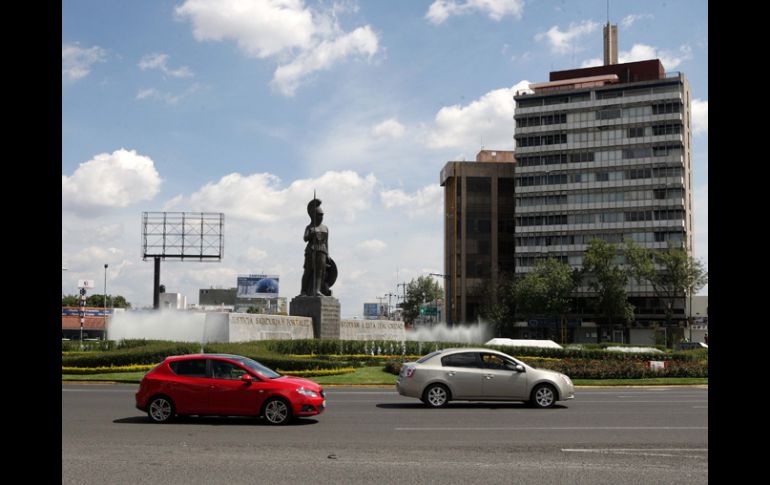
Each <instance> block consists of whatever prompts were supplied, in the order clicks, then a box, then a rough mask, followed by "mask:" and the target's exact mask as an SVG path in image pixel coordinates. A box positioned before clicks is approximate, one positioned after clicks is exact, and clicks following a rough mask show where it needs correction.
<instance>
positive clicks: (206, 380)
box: [136, 354, 326, 424]
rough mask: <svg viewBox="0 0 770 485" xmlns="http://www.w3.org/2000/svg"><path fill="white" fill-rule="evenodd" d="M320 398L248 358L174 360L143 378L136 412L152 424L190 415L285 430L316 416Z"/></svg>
mask: <svg viewBox="0 0 770 485" xmlns="http://www.w3.org/2000/svg"><path fill="white" fill-rule="evenodd" d="M325 397H326V395H325V393H324V391H323V389H322V388H321V386H320V385H318V384H316V383H315V382H313V381H309V380H307V379H302V378H299V377H289V376H282V375H281V374H278V373H277V372H275V371H273V370H270V369H268V368H267V367H265V366H264V365H262V364H260V363H259V362H257V361H255V360H252V359H249V358H248V357H241V356H238V355H227V354H198V355H178V356H173V357H168V358H166V360H164V361H163V362H162V363H160V364H159V365H157V366H155V367H154V368H153V369H152V370H150V371H149V372H148V373H147V374H145V376H144V378H142V382H141V384H140V385H139V392H137V393H136V407H137V409H139V410H140V411H144V412H146V413H147V415H148V416H149V417H150V419H151V420H152V421H154V422H156V423H165V422H167V421H169V420H171V419H173V418H174V416H176V415H180V416H186V415H191V414H194V415H198V416H264V418H265V419H266V420H267V422H268V423H270V424H286V423H288V422H289V421H291V420H292V418H294V417H298V416H313V415H316V414H320V413H322V412H323V411H324V409H326V399H325Z"/></svg>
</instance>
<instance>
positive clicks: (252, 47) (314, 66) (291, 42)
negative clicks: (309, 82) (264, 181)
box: [176, 0, 379, 96]
mask: <svg viewBox="0 0 770 485" xmlns="http://www.w3.org/2000/svg"><path fill="white" fill-rule="evenodd" d="M351 10H352V11H355V9H353V8H345V7H344V6H340V4H337V3H334V4H333V5H332V6H331V7H329V8H328V9H327V10H325V11H322V10H313V9H311V8H309V7H306V6H305V4H304V2H303V1H302V0H251V1H248V2H244V1H240V0H186V1H185V2H184V3H183V4H182V5H181V6H179V7H177V8H176V14H177V16H179V17H181V18H186V19H189V20H190V21H191V23H192V26H193V35H194V36H195V39H196V40H198V41H222V40H226V39H230V40H234V41H235V42H236V43H237V45H238V47H239V48H240V49H241V51H243V52H244V53H245V54H246V55H247V56H249V57H254V58H257V59H267V58H274V59H276V60H277V62H278V63H279V64H280V65H279V66H278V68H277V69H276V71H275V73H274V76H273V79H272V81H271V85H272V86H273V87H274V88H275V89H276V90H277V91H278V92H280V93H282V94H283V95H285V96H292V95H293V94H294V92H295V91H296V89H297V87H298V86H299V85H300V83H301V82H302V81H303V79H305V78H307V77H308V76H309V75H310V74H312V73H314V72H317V71H322V70H327V69H330V68H331V67H332V66H333V65H334V64H336V63H338V62H340V61H341V60H343V59H345V58H348V57H355V56H364V57H369V58H371V56H372V55H373V54H375V53H376V52H377V51H378V49H379V45H378V39H377V35H376V34H375V33H374V31H373V30H372V28H371V27H370V26H369V25H366V26H363V27H358V28H356V29H355V30H353V31H352V32H344V31H343V30H342V29H341V27H340V26H339V24H338V22H337V18H336V16H337V15H338V14H340V13H345V12H347V11H351Z"/></svg>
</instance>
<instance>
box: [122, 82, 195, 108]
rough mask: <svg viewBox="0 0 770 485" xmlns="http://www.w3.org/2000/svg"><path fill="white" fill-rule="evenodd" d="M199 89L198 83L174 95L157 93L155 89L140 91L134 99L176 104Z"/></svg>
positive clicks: (162, 92)
mask: <svg viewBox="0 0 770 485" xmlns="http://www.w3.org/2000/svg"><path fill="white" fill-rule="evenodd" d="M200 89H201V85H200V84H198V83H194V84H193V85H192V86H190V87H189V88H187V89H185V90H184V91H182V92H181V93H177V94H174V93H171V92H164V91H159V90H157V89H155V88H148V89H140V90H139V92H138V93H136V99H137V100H143V99H155V100H158V101H163V102H164V103H166V104H177V103H178V102H179V101H181V100H182V99H184V98H186V97H188V96H190V95H192V94H194V93H196V92H198V91H199V90H200Z"/></svg>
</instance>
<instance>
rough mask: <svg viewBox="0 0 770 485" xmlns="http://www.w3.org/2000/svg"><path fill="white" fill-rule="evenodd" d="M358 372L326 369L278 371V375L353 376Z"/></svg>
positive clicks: (347, 369)
mask: <svg viewBox="0 0 770 485" xmlns="http://www.w3.org/2000/svg"><path fill="white" fill-rule="evenodd" d="M355 371H356V370H355V369H354V368H353V367H341V368H339V369H324V370H302V371H284V370H278V373H280V374H285V375H287V376H294V377H320V376H337V375H341V374H351V373H353V372H355Z"/></svg>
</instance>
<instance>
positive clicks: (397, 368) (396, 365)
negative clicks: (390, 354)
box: [383, 360, 404, 375]
mask: <svg viewBox="0 0 770 485" xmlns="http://www.w3.org/2000/svg"><path fill="white" fill-rule="evenodd" d="M403 364H404V363H403V362H401V361H399V360H389V361H387V362H386V363H385V368H384V369H383V370H384V371H385V372H389V373H391V374H393V375H399V374H400V373H401V367H402V366H403Z"/></svg>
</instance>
